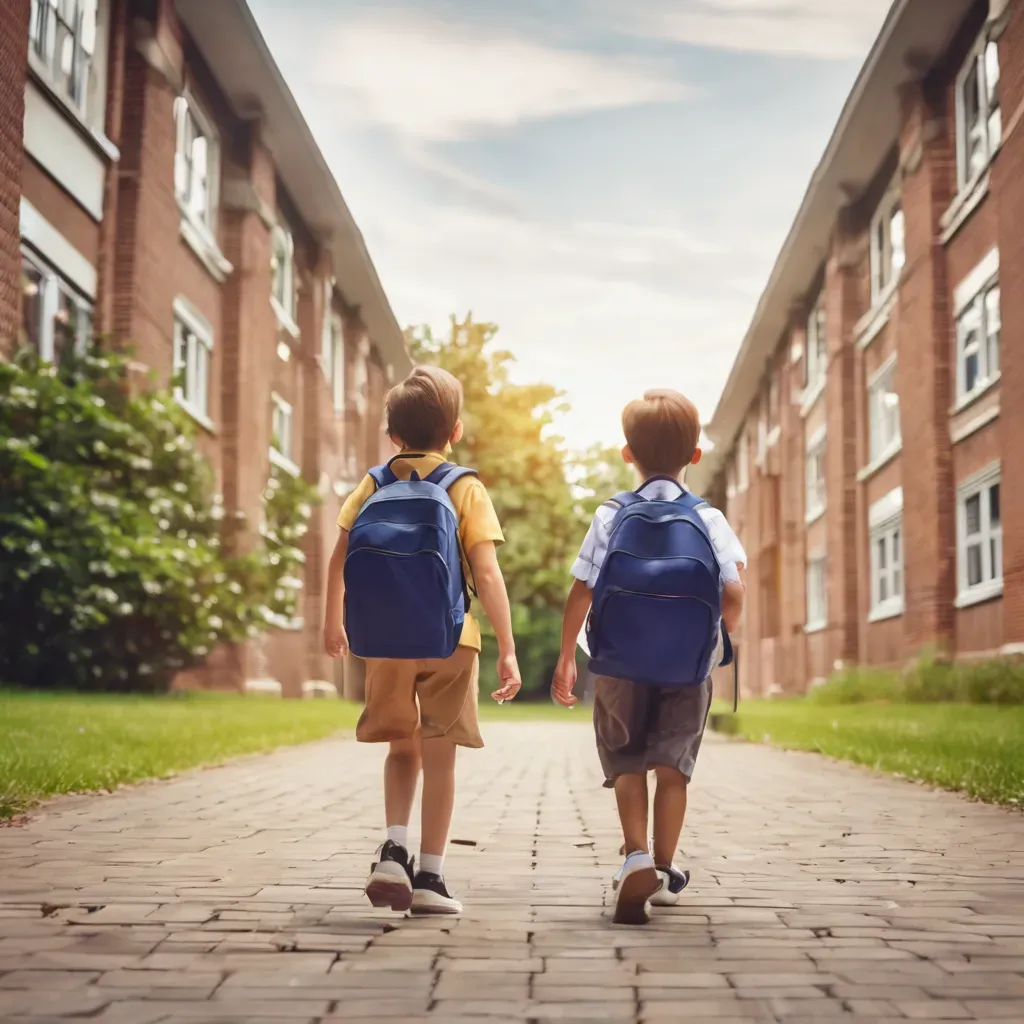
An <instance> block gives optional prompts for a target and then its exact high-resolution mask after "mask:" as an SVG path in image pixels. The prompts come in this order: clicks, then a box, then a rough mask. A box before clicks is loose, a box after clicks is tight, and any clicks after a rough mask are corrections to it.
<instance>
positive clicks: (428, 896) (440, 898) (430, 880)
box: [412, 871, 462, 914]
mask: <svg viewBox="0 0 1024 1024" xmlns="http://www.w3.org/2000/svg"><path fill="white" fill-rule="evenodd" d="M412 912H413V913H414V914H461V913H462V904H461V903H460V902H459V901H458V900H457V899H455V898H454V897H453V896H452V895H451V894H450V893H449V892H448V889H447V887H446V886H445V884H444V879H443V878H442V877H441V876H440V875H435V874H432V873H431V872H429V871H419V872H417V873H416V877H415V878H414V879H413V883H412Z"/></svg>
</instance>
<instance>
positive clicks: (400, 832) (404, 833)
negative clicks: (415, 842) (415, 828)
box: [388, 825, 409, 849]
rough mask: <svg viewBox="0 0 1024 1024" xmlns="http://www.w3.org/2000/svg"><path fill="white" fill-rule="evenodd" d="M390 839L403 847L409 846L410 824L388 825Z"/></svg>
mask: <svg viewBox="0 0 1024 1024" xmlns="http://www.w3.org/2000/svg"><path fill="white" fill-rule="evenodd" d="M388 839H390V840H391V842H393V843H398V845H399V846H401V847H402V848H403V849H407V848H408V846H409V826H408V825H388Z"/></svg>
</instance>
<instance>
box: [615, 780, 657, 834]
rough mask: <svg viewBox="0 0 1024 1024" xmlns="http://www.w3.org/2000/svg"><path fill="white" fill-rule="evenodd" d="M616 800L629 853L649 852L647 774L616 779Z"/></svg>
mask: <svg viewBox="0 0 1024 1024" xmlns="http://www.w3.org/2000/svg"><path fill="white" fill-rule="evenodd" d="M615 801H616V803H617V804H618V807H619V821H620V822H621V823H622V837H623V839H625V841H626V847H625V852H626V853H627V854H630V853H636V852H637V851H643V852H644V853H646V852H647V846H648V843H649V842H650V840H649V839H648V834H647V776H646V774H644V775H620V776H619V777H618V778H617V779H616V780H615Z"/></svg>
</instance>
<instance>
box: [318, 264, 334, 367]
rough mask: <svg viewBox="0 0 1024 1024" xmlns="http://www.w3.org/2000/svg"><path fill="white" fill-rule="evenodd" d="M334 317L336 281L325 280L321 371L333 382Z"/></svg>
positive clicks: (321, 332) (321, 327) (321, 329)
mask: <svg viewBox="0 0 1024 1024" xmlns="http://www.w3.org/2000/svg"><path fill="white" fill-rule="evenodd" d="M333 319H334V282H333V281H325V282H324V308H323V314H322V319H321V322H320V371H321V373H323V375H324V380H325V381H327V383H328V384H329V383H331V381H332V379H333V376H334V369H333V368H334V339H333V336H332V333H331V323H332V321H333Z"/></svg>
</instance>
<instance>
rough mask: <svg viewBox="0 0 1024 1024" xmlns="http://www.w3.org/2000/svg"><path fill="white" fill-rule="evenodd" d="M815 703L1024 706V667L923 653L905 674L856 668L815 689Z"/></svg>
mask: <svg viewBox="0 0 1024 1024" xmlns="http://www.w3.org/2000/svg"><path fill="white" fill-rule="evenodd" d="M809 699H810V700H811V701H812V702H814V703H816V704H868V703H908V704H935V703H942V702H950V701H957V702H960V703H968V704H1024V663H1021V662H1020V661H1015V660H1013V659H1010V658H992V659H985V660H983V661H973V662H954V661H951V660H949V659H948V658H943V657H939V656H936V655H934V654H931V653H926V654H923V655H922V656H921V657H919V658H918V659H917V660H916V661H914V662H913V663H912V664H911V665H909V666H908V667H907V668H906V669H905V670H904V671H902V672H899V671H897V670H895V669H881V668H871V667H868V666H856V667H853V668H848V669H844V670H843V671H841V672H837V673H836V674H835V675H833V676H832V678H831V679H829V681H828V682H827V683H825V684H824V685H823V686H819V687H817V688H816V689H814V690H812V691H811V693H810V694H809Z"/></svg>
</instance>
